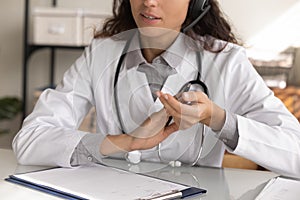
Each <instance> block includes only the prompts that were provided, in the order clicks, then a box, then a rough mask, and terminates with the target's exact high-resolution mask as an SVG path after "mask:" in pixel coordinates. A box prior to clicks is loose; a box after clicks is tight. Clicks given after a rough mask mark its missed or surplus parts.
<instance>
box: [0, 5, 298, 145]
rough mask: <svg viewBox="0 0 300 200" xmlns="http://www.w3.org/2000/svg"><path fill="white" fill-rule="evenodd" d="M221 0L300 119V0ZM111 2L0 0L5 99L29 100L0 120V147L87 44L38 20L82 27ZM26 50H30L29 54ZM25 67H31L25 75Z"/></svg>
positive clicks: (0, 74)
mask: <svg viewBox="0 0 300 200" xmlns="http://www.w3.org/2000/svg"><path fill="white" fill-rule="evenodd" d="M219 2H220V4H221V6H222V8H223V11H224V12H225V14H226V16H227V17H228V19H229V20H230V22H231V23H232V25H233V27H234V32H235V33H236V35H237V36H238V38H240V39H241V40H242V41H243V43H244V46H245V48H246V49H247V51H248V56H249V59H250V60H251V62H252V63H253V65H254V67H255V68H256V69H257V71H258V72H259V73H260V74H261V75H262V76H263V78H264V80H265V81H266V83H267V84H268V86H269V87H270V88H271V89H273V91H274V92H275V94H276V95H277V96H278V97H280V98H281V99H282V101H284V103H285V104H286V106H287V107H288V108H289V109H290V110H291V112H292V113H293V114H295V116H296V117H298V119H300V111H299V110H300V105H299V102H300V98H299V96H300V90H299V87H300V50H299V46H300V23H299V21H300V1H299V0H277V1H273V0H264V1H261V0H251V1H250V0H248V1H240V0H219ZM111 4H112V0H85V1H82V0H56V1H55V0H54V1H53V0H9V1H0V25H1V28H0V100H1V99H3V98H6V97H13V98H17V99H19V100H20V101H23V102H24V100H26V104H25V105H23V106H25V108H26V113H23V111H24V109H22V110H21V111H20V112H18V114H17V115H13V116H12V117H10V118H9V119H8V118H5V117H3V118H0V131H1V132H0V147H4V148H10V147H11V141H12V138H13V136H14V135H15V134H16V132H17V131H18V129H19V128H20V126H21V121H22V119H23V117H24V116H26V115H27V114H28V113H30V112H31V111H32V108H33V106H34V102H35V101H36V98H38V94H39V91H40V90H41V88H44V87H47V86H49V85H51V84H53V85H55V84H57V83H58V82H59V81H60V80H61V78H62V76H63V73H64V72H65V71H66V70H67V69H68V68H69V67H70V66H71V64H72V63H73V62H74V61H75V59H76V58H77V57H79V56H80V54H81V52H82V49H83V47H84V46H85V45H86V43H85V42H84V41H82V40H80V38H79V37H85V36H84V34H83V33H80V34H83V35H79V36H78V35H76V36H75V35H74V38H75V37H76V38H77V39H78V38H79V39H78V40H80V41H78V40H77V41H70V43H68V44H64V43H58V44H55V43H54V44H53V43H51V42H53V41H52V40H50V39H49V37H46V38H39V37H40V36H41V35H39V34H40V33H42V30H41V29H42V28H43V24H44V23H43V21H42V22H41V21H38V20H49V19H48V18H51V17H53V16H56V17H57V16H59V17H62V18H68V17H73V19H74V18H76V20H77V21H76V20H75V22H74V21H73V22H68V23H75V25H74V26H76V27H77V28H78V26H84V25H82V19H83V17H84V16H88V17H90V18H89V19H95V18H96V19H97V17H99V21H100V18H103V17H104V16H107V15H109V14H111V7H112V6H111ZM53 5H55V7H56V8H58V9H60V10H59V12H53V11H51V10H47V9H48V8H51V7H53ZM26 7H27V9H26ZM84 13H85V14H84ZM25 19H28V20H27V21H26V20H25ZM56 20H57V19H56ZM25 21H26V22H25ZM89 23H90V24H91V23H92V22H89ZM38 24H42V25H41V26H38ZM24 30H27V34H28V37H27V38H24V34H25V32H24ZM51 31H52V32H54V33H56V34H60V33H62V32H63V31H65V29H64V28H63V27H60V26H59V27H54V28H53V29H51ZM43 40H44V41H43ZM43 42H44V43H43ZM47 42H49V43H47ZM54 42H55V41H54ZM72 42H74V43H72ZM66 46H67V48H65V47H66ZM49 47H51V48H49ZM57 47H59V48H57ZM24 53H27V54H26V56H24ZM51 58H52V59H51ZM51 62H52V64H51ZM24 67H25V68H26V70H27V73H26V75H24ZM24 78H26V87H24ZM24 94H26V98H25V99H24ZM10 105H12V103H10ZM3 107H6V108H7V106H3ZM2 110H3V111H1V104H0V112H3V113H4V114H6V113H7V112H8V111H7V110H5V109H2ZM0 116H1V113H0ZM92 119H93V117H92V115H91V116H90V118H89V119H88V122H87V123H86V125H85V126H86V127H85V129H93V123H91V120H92Z"/></svg>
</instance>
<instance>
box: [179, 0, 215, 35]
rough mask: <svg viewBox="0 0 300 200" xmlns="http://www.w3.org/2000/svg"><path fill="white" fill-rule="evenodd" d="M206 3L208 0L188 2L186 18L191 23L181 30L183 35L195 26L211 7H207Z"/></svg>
mask: <svg viewBox="0 0 300 200" xmlns="http://www.w3.org/2000/svg"><path fill="white" fill-rule="evenodd" d="M208 1H209V0H191V1H190V5H189V9H188V14H187V17H188V18H191V20H192V22H191V23H190V24H189V25H187V26H186V27H183V28H182V29H181V31H182V32H183V33H185V32H186V31H188V30H189V29H190V28H192V27H193V26H195V24H196V23H198V21H199V20H200V19H201V18H202V17H204V15H205V14H206V13H207V12H208V11H209V9H210V7H211V6H210V5H209V3H208Z"/></svg>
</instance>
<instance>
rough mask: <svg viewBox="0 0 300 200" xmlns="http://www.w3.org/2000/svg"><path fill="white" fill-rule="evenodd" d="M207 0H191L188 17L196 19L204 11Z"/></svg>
mask: <svg viewBox="0 0 300 200" xmlns="http://www.w3.org/2000/svg"><path fill="white" fill-rule="evenodd" d="M207 2H208V0H191V2H190V6H189V13H188V17H191V18H192V19H193V20H194V19H196V18H197V17H198V16H199V15H201V13H202V12H203V11H204V9H205V7H206V6H207Z"/></svg>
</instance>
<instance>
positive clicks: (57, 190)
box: [5, 165, 206, 200]
mask: <svg viewBox="0 0 300 200" xmlns="http://www.w3.org/2000/svg"><path fill="white" fill-rule="evenodd" d="M5 180H6V181H9V182H12V183H16V184H19V185H23V186H26V187H29V188H32V189H35V190H39V191H42V192H45V193H48V194H51V195H54V196H58V197H61V198H65V199H74V200H75V199H80V200H83V199H122V200H126V199H128V200H129V199H130V200H133V199H135V200H158V199H159V200H163V199H175V198H186V197H189V196H192V195H200V194H204V193H206V190H205V189H202V188H196V187H189V186H186V185H182V184H179V183H174V182H170V181H167V180H162V179H158V178H154V177H151V176H148V175H143V174H136V173H133V172H128V171H125V170H122V169H117V168H113V167H108V166H103V165H92V166H80V167H76V168H54V169H48V170H42V171H37V172H29V173H24V174H17V175H11V176H9V178H6V179H5Z"/></svg>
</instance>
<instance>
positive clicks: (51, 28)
mask: <svg viewBox="0 0 300 200" xmlns="http://www.w3.org/2000/svg"><path fill="white" fill-rule="evenodd" d="M108 16H109V15H108V14H103V13H100V12H96V11H87V10H83V9H66V8H35V9H34V10H33V41H32V42H33V44H38V45H62V46H84V45H88V44H89V43H90V41H91V39H92V38H93V32H94V29H93V27H95V28H96V29H99V28H101V26H102V24H103V21H104V20H105V18H107V17H108Z"/></svg>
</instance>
